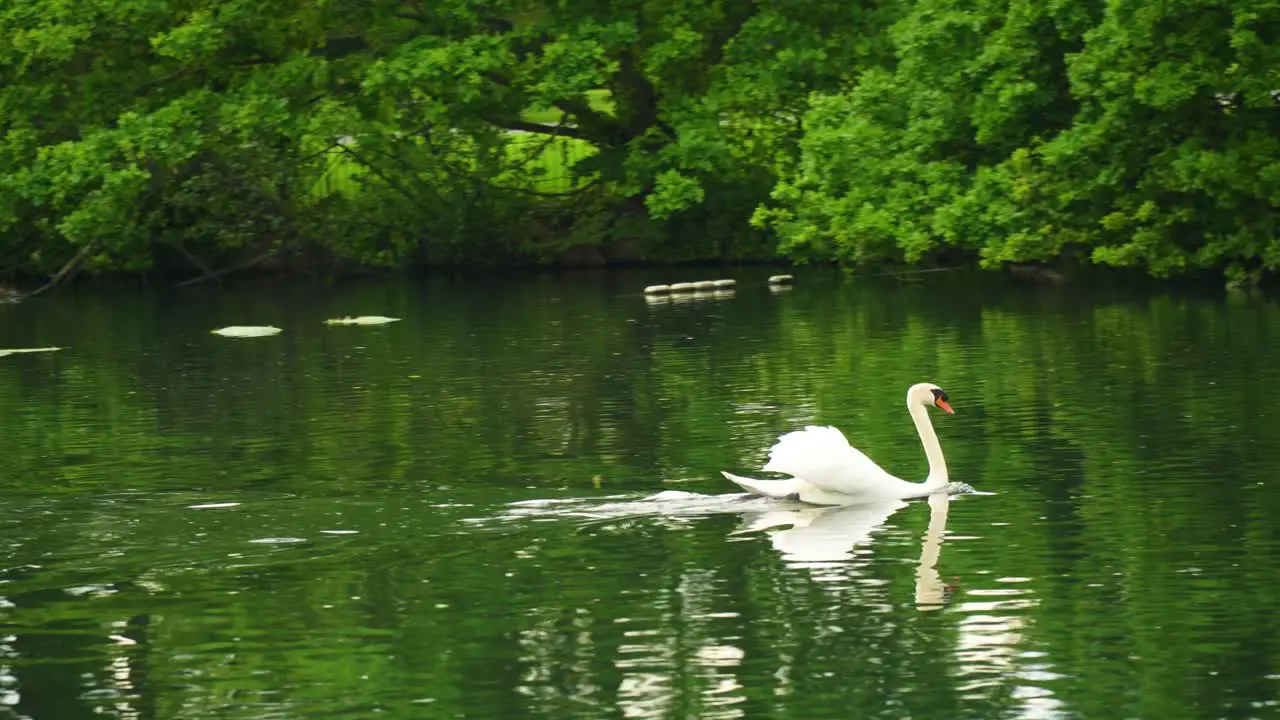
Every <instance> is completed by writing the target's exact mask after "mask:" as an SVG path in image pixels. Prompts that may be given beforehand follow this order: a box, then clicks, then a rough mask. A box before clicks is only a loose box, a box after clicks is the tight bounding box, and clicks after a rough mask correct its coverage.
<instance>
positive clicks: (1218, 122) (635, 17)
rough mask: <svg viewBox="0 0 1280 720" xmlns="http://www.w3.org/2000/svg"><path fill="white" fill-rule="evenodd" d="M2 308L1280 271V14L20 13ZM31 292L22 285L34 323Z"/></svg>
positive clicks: (171, 5) (746, 6) (9, 87)
mask: <svg viewBox="0 0 1280 720" xmlns="http://www.w3.org/2000/svg"><path fill="white" fill-rule="evenodd" d="M6 7H7V9H6V10H4V11H0V37H6V38H9V41H8V42H6V43H5V44H3V45H0V108H3V110H2V111H0V283H6V284H7V285H8V286H14V287H19V286H20V287H23V288H24V290H25V289H26V288H27V287H28V285H30V286H31V289H33V290H36V291H40V290H41V289H43V290H47V289H52V288H54V287H57V286H59V285H62V284H64V283H66V282H69V281H71V280H74V279H77V278H83V277H86V276H147V277H155V278H163V279H164V280H165V281H166V282H173V283H176V284H187V285H195V284H201V283H205V282H218V281H221V280H223V279H224V278H228V277H232V276H236V275H241V274H262V273H288V274H302V275H307V274H312V275H324V276H339V275H348V274H363V273H369V272H383V271H388V270H409V269H418V268H438V267H508V266H534V267H600V266H633V265H650V264H668V265H681V264H688V263H721V264H726V265H735V264H744V263H747V264H751V263H795V264H806V263H813V264H819V265H826V264H836V265H839V266H843V267H846V268H851V269H854V270H857V271H859V272H867V271H874V269H875V268H881V267H885V268H906V269H910V268H920V269H926V268H948V267H973V268H986V269H1003V270H1005V271H1007V272H1010V273H1012V274H1014V275H1016V276H1022V277H1024V279H1030V280H1033V281H1040V282H1057V281H1059V280H1061V278H1062V277H1063V275H1064V274H1070V273H1071V272H1073V271H1074V270H1073V269H1075V268H1087V267H1091V266H1101V267H1108V268H1119V269H1122V270H1124V271H1126V272H1127V271H1132V272H1136V273H1139V274H1142V275H1150V276H1153V277H1158V278H1173V277H1184V278H1189V279H1192V278H1205V277H1213V278H1216V281H1217V282H1219V283H1221V282H1222V281H1223V280H1225V281H1226V282H1227V284H1228V285H1229V286H1232V287H1252V286H1255V285H1258V284H1260V283H1262V282H1263V281H1264V280H1267V279H1268V278H1270V277H1271V276H1272V275H1273V274H1274V273H1275V270H1276V268H1277V267H1278V266H1280V74H1278V73H1277V71H1276V68H1278V67H1280V43H1277V41H1276V39H1275V38H1280V6H1276V5H1274V4H1267V3H1262V2H1253V1H1243V2H1234V3H1231V4H1222V3H1218V2H1210V1H1209V0H1188V1H1187V2H1184V3H1182V4H1177V5H1165V6H1159V7H1157V6H1149V5H1142V4H1126V3H1110V4H1102V3H1085V4H1074V5H1070V6H1061V7H1048V6H1040V5H1036V4H1028V3H1024V2H1020V1H1018V0H1008V1H1007V2H1000V3H996V4H994V5H988V6H983V7H982V8H976V7H975V8H959V7H957V6H955V5H954V4H952V3H949V2H946V1H945V0H893V1H890V2H875V3H870V2H866V3H852V4H850V3H847V2H844V1H843V0H788V1H787V2H756V1H754V0H721V1H719V2H712V3H707V2H688V1H686V0H627V1H626V2H620V3H597V2H587V1H586V0H569V2H559V1H557V2H549V0H505V1H504V0H498V1H497V2H492V1H490V2H479V1H477V0H453V1H451V2H447V3H427V4H413V3H405V2H403V1H402V0H397V1H391V0H374V1H373V2H363V1H362V2H355V1H354V0H337V1H336V2H328V3H323V4H318V3H314V2H308V1H306V0H285V2H282V3H274V2H273V3H267V2H262V1H261V0H243V1H241V2H235V3H225V2H217V3H215V2H207V1H201V0H197V2H184V3H176V2H169V1H167V0H127V1H126V2H117V1H115V0H87V1H86V2H84V3H78V4H77V5H76V8H75V9H74V10H73V9H72V8H71V7H70V6H66V7H64V6H62V5H58V4H49V3H42V2H39V1H38V0H13V2H10V3H9V4H8V5H7V6H6ZM17 296H18V293H17V291H12V292H9V293H0V299H5V298H8V299H13V298H16V297H17Z"/></svg>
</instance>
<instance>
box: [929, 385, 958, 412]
mask: <svg viewBox="0 0 1280 720" xmlns="http://www.w3.org/2000/svg"><path fill="white" fill-rule="evenodd" d="M930 390H931V391H932V392H933V406H934V407H936V408H939V409H940V410H942V411H943V412H945V413H947V414H948V415H954V414H955V412H956V411H955V410H952V409H951V399H950V398H948V397H947V391H946V390H943V389H942V388H940V387H935V388H931V389H930Z"/></svg>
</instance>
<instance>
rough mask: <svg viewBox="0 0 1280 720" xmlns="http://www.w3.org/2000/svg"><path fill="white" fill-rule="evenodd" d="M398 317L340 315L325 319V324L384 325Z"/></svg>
mask: <svg viewBox="0 0 1280 720" xmlns="http://www.w3.org/2000/svg"><path fill="white" fill-rule="evenodd" d="M399 320H400V318H393V317H385V316H382V315H361V316H360V317H340V318H330V319H328V320H325V321H324V323H325V325H386V324H387V323H393V322H397V321H399Z"/></svg>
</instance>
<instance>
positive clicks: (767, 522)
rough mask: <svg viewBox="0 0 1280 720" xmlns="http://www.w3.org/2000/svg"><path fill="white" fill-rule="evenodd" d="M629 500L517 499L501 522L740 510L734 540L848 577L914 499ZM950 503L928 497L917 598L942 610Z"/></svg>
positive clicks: (739, 496)
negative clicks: (754, 540) (833, 502)
mask: <svg viewBox="0 0 1280 720" xmlns="http://www.w3.org/2000/svg"><path fill="white" fill-rule="evenodd" d="M624 497H626V496H612V497H609V498H603V499H604V500H607V501H609V502H598V501H597V502H591V501H583V500H581V499H572V500H560V499H557V500H529V501H524V502H517V503H512V504H511V505H509V506H508V508H507V510H506V512H505V513H503V516H502V517H500V518H498V519H499V520H502V519H504V518H505V519H514V518H527V519H550V518H554V517H562V518H589V519H593V520H621V519H626V518H635V517H646V516H647V517H659V518H667V519H672V520H675V519H680V518H695V517H707V516H711V515H719V514H729V513H733V514H737V515H740V516H741V518H742V523H741V524H740V525H739V527H738V528H737V529H735V530H734V531H733V532H731V533H730V538H731V539H745V537H744V536H755V535H756V534H757V533H764V534H765V536H766V537H767V538H768V539H769V542H770V543H771V544H772V546H773V548H774V549H775V550H777V551H778V552H779V553H780V554H781V555H782V558H783V561H784V562H786V563H787V564H788V565H790V566H793V567H803V568H808V569H810V570H814V571H817V572H818V575H819V576H820V577H821V576H823V575H826V574H827V573H826V572H824V571H830V573H831V575H832V576H841V575H846V574H847V573H848V572H849V571H850V570H852V569H856V568H857V567H858V566H859V565H861V564H862V563H861V562H859V561H860V559H861V558H860V556H863V555H866V554H868V553H869V551H870V549H869V546H870V544H871V542H872V541H873V539H874V536H875V535H876V534H877V533H878V532H879V531H882V530H884V529H885V528H884V526H885V522H886V521H888V519H889V518H890V517H891V516H892V515H893V514H894V513H896V512H898V511H899V510H901V509H903V508H905V507H907V506H908V505H911V504H913V503H911V502H908V501H906V500H898V499H892V498H881V499H875V500H868V501H866V502H862V503H857V504H853V505H840V506H830V505H828V506H818V505H810V504H805V503H798V502H792V501H786V500H776V499H772V498H763V497H759V496H756V495H750V494H744V493H733V494H725V495H702V494H699V493H688V492H681V491H675V490H672V491H667V492H661V493H658V494H656V495H652V496H649V497H645V498H640V499H634V500H623V499H621V498H624ZM950 503H951V497H950V496H949V495H947V494H946V493H945V492H939V493H935V494H933V495H929V496H928V497H927V504H928V506H929V526H928V529H927V530H926V531H925V534H924V538H923V541H922V543H921V548H920V560H919V563H918V564H917V566H916V592H915V598H916V606H917V607H918V608H919V609H921V610H937V609H940V608H941V607H942V606H943V605H945V604H946V602H947V592H946V587H945V585H944V584H943V582H942V577H941V575H940V574H939V572H938V567H937V566H938V561H939V558H940V555H941V553H942V541H943V536H944V534H945V532H946V526H947V511H948V509H949V507H950Z"/></svg>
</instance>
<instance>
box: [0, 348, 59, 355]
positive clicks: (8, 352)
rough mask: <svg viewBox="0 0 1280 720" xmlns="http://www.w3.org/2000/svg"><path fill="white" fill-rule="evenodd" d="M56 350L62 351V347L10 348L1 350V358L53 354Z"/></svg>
mask: <svg viewBox="0 0 1280 720" xmlns="http://www.w3.org/2000/svg"><path fill="white" fill-rule="evenodd" d="M54 350H62V348H60V347H42V348H9V349H7V350H0V357H4V356H5V355H17V354H18V353H33V352H53V351H54Z"/></svg>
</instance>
